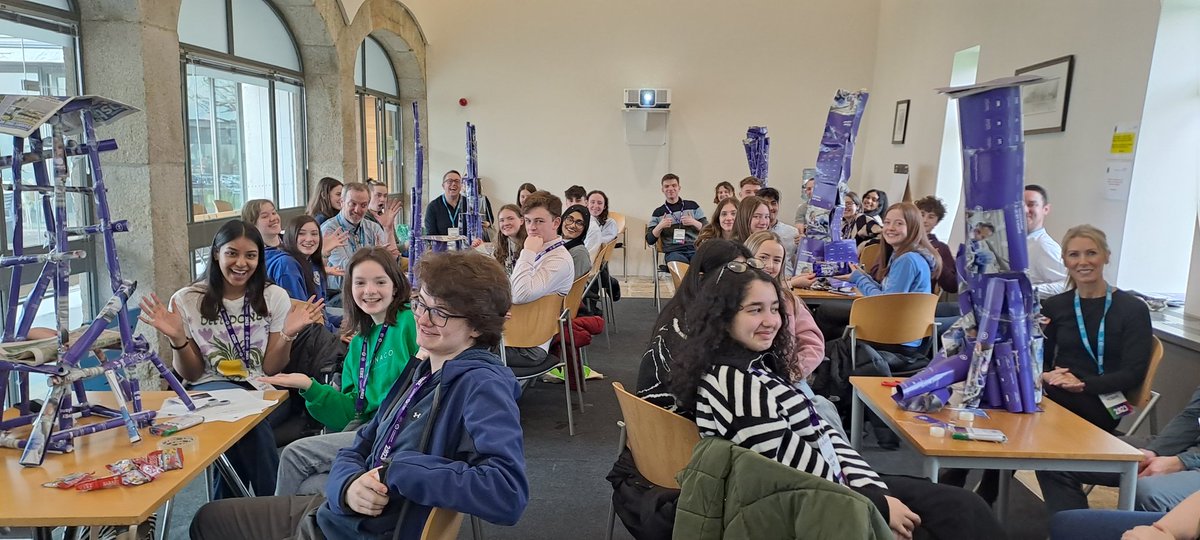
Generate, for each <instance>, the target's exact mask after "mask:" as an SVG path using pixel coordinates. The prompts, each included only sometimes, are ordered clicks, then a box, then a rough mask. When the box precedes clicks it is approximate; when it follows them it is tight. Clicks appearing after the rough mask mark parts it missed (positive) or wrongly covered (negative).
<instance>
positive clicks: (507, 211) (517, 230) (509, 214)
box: [492, 204, 527, 275]
mask: <svg viewBox="0 0 1200 540" xmlns="http://www.w3.org/2000/svg"><path fill="white" fill-rule="evenodd" d="M496 216H497V217H498V219H499V221H497V222H496V223H497V225H498V226H499V227H498V228H499V231H500V236H499V237H498V238H496V241H495V242H493V243H492V255H493V256H495V257H496V262H499V263H500V266H502V267H504V273H505V274H509V275H512V271H513V265H514V264H516V263H517V256H519V255H520V254H521V247H522V246H524V245H525V237H526V236H527V234H526V233H525V221H524V220H522V219H521V207H519V206H517V205H515V204H506V205H504V206H501V207H500V212H499V213H497V214H496Z"/></svg>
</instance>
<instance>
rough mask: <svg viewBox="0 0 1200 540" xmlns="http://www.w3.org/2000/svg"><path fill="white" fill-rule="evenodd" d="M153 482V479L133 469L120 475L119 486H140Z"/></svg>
mask: <svg viewBox="0 0 1200 540" xmlns="http://www.w3.org/2000/svg"><path fill="white" fill-rule="evenodd" d="M153 480H154V478H153V477H151V476H150V475H148V474H146V473H144V472H142V471H140V470H138V469H134V470H132V471H129V472H127V473H125V474H122V475H121V485H123V486H140V485H142V484H148V483H150V482H151V481H153Z"/></svg>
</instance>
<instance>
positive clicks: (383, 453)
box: [375, 373, 433, 467]
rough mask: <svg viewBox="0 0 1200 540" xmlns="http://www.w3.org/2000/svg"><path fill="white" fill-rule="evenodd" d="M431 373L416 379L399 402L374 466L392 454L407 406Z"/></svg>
mask: <svg viewBox="0 0 1200 540" xmlns="http://www.w3.org/2000/svg"><path fill="white" fill-rule="evenodd" d="M432 375H433V373H426V374H425V376H423V377H421V378H420V379H417V380H416V382H414V383H413V385H412V387H411V388H409V389H408V395H407V396H405V397H404V402H403V403H401V404H400V410H398V411H396V416H394V417H393V418H392V426H391V427H390V428H388V434H387V438H386V439H384V441H383V447H382V448H381V449H380V450H379V457H378V458H377V459H376V460H375V467H378V466H380V465H383V464H384V463H385V462H386V461H387V459H388V456H391V455H392V445H393V444H395V443H396V436H398V435H400V430H401V429H402V428H403V427H404V419H405V417H406V416H408V407H409V405H412V400H413V398H415V397H417V393H418V392H420V391H421V386H422V385H424V384H425V381H428V380H429V377H431V376H432Z"/></svg>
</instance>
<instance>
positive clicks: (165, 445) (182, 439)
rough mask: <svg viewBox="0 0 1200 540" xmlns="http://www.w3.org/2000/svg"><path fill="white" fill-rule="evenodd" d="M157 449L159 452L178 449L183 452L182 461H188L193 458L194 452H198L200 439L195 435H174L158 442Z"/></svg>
mask: <svg viewBox="0 0 1200 540" xmlns="http://www.w3.org/2000/svg"><path fill="white" fill-rule="evenodd" d="M158 448H159V450H170V449H172V448H178V449H180V450H183V456H184V459H188V458H190V457H195V455H196V452H199V451H200V439H199V438H198V437H196V436H195V435H176V436H174V437H167V438H165V439H163V440H161V441H158Z"/></svg>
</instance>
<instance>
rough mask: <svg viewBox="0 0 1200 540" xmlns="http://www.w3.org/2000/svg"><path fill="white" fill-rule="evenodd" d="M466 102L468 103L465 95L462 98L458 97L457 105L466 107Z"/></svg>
mask: <svg viewBox="0 0 1200 540" xmlns="http://www.w3.org/2000/svg"><path fill="white" fill-rule="evenodd" d="M467 103H468V101H467V98H465V97H464V98H458V105H459V106H460V107H466V106H467Z"/></svg>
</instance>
